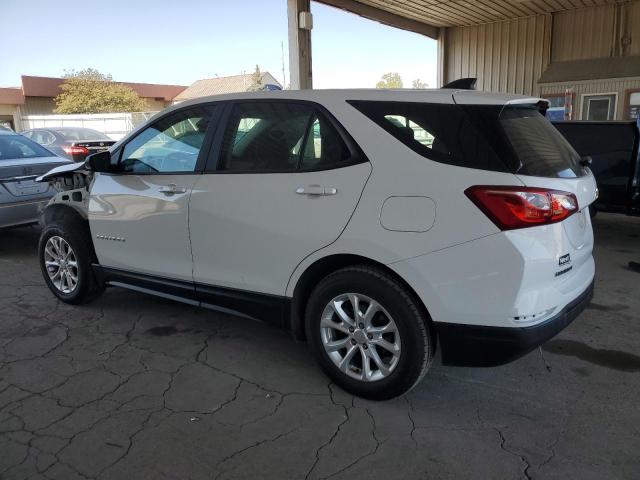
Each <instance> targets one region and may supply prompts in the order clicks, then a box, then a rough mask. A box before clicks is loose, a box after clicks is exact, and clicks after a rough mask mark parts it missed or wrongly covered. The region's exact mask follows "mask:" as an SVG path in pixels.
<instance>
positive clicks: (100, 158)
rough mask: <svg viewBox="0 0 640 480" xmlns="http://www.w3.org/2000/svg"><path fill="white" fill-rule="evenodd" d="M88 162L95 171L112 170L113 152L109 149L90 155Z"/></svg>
mask: <svg viewBox="0 0 640 480" xmlns="http://www.w3.org/2000/svg"><path fill="white" fill-rule="evenodd" d="M86 163H87V164H88V165H89V168H90V169H91V170H92V171H94V172H110V171H112V170H113V167H112V166H111V153H109V151H108V150H105V151H104V152H98V153H94V154H93V155H89V156H88V157H87V160H86Z"/></svg>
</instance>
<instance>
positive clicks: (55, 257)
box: [38, 216, 104, 304]
mask: <svg viewBox="0 0 640 480" xmlns="http://www.w3.org/2000/svg"><path fill="white" fill-rule="evenodd" d="M38 260H39V263H40V270H41V271H42V276H43V277H44V281H45V283H46V284H47V286H48V287H49V290H51V292H52V293H53V294H54V295H55V296H56V297H58V298H59V299H60V300H62V301H63V302H65V303H71V304H81V303H86V302H88V301H91V300H93V299H94V298H96V297H97V296H98V295H100V294H101V293H102V292H103V291H104V286H102V285H100V283H99V282H98V281H97V280H96V277H95V275H94V273H93V269H92V267H91V265H92V264H93V263H97V259H96V256H95V252H94V250H93V244H92V242H91V235H90V234H89V229H88V226H87V225H86V224H85V223H84V222H82V221H81V220H80V219H79V218H75V217H73V216H69V217H66V218H61V219H56V220H53V221H52V222H51V223H50V224H47V225H45V227H44V229H43V230H42V233H41V234H40V241H39V243H38Z"/></svg>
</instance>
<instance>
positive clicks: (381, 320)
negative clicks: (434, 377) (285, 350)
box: [305, 266, 434, 400]
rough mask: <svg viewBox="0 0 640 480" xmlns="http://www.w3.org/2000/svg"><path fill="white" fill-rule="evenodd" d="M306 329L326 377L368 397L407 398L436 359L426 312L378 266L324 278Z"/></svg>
mask: <svg viewBox="0 0 640 480" xmlns="http://www.w3.org/2000/svg"><path fill="white" fill-rule="evenodd" d="M305 328H306V333H307V339H308V340H309V343H310V346H311V349H312V351H313V353H314V355H315V357H316V359H317V361H318V362H319V364H320V366H321V367H322V369H323V370H324V372H325V373H326V374H327V375H328V376H329V377H331V379H332V380H333V381H334V382H335V383H336V384H337V385H339V386H340V387H342V388H344V389H345V390H347V391H349V392H351V393H354V394H356V395H359V396H362V397H365V398H370V399H375V400H384V399H388V398H393V397H396V396H398V395H402V394H404V393H406V392H407V391H409V390H410V389H411V388H413V386H415V385H416V384H417V383H418V382H419V381H420V379H421V378H422V377H423V376H424V374H425V373H426V372H427V370H428V369H429V366H430V364H431V360H432V358H433V350H434V345H433V336H432V335H431V328H430V323H429V318H428V316H427V314H426V312H424V309H423V308H421V306H420V305H419V304H418V302H417V300H416V299H415V298H414V296H413V295H412V293H411V292H409V291H408V290H407V289H406V288H405V287H404V286H403V285H401V284H400V282H398V281H397V280H396V279H394V278H393V277H392V276H391V275H389V274H387V273H386V272H384V271H383V270H381V269H378V268H374V267H369V266H354V267H348V268H345V269H342V270H339V271H337V272H335V273H332V274H331V275H329V276H327V277H326V278H324V279H323V280H322V281H321V282H320V283H319V284H318V285H317V287H316V288H315V289H314V291H313V292H312V293H311V296H310V298H309V303H308V305H307V309H306V314H305Z"/></svg>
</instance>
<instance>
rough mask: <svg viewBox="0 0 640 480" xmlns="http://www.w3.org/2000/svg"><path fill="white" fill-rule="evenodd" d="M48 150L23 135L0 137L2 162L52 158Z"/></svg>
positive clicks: (0, 157) (0, 158)
mask: <svg viewBox="0 0 640 480" xmlns="http://www.w3.org/2000/svg"><path fill="white" fill-rule="evenodd" d="M52 156H54V155H53V153H51V152H50V151H49V150H47V149H46V148H43V147H41V146H40V145H38V144H37V143H36V142H34V141H32V140H29V139H28V138H27V137H23V136H22V135H0V160H15V159H17V158H34V157H52Z"/></svg>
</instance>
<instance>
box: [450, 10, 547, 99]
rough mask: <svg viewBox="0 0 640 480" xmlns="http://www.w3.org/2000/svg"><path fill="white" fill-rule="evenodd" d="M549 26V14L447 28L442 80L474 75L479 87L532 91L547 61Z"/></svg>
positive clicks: (531, 92) (508, 90) (521, 91)
mask: <svg viewBox="0 0 640 480" xmlns="http://www.w3.org/2000/svg"><path fill="white" fill-rule="evenodd" d="M550 29H551V17H550V16H549V15H537V16H534V17H528V18H521V19H517V20H512V21H507V22H498V23H489V24H485V25H477V26H471V27H455V28H448V29H447V31H446V34H445V48H444V66H443V67H444V82H445V83H446V82H449V81H451V80H455V79H457V78H462V77H477V78H478V85H477V88H478V89H479V90H490V91H494V92H510V93H522V94H525V95H531V94H536V90H537V88H536V81H537V80H538V79H539V78H540V75H541V74H542V72H543V70H544V68H546V66H547V65H548V63H549V50H550V49H549V39H550Z"/></svg>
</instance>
